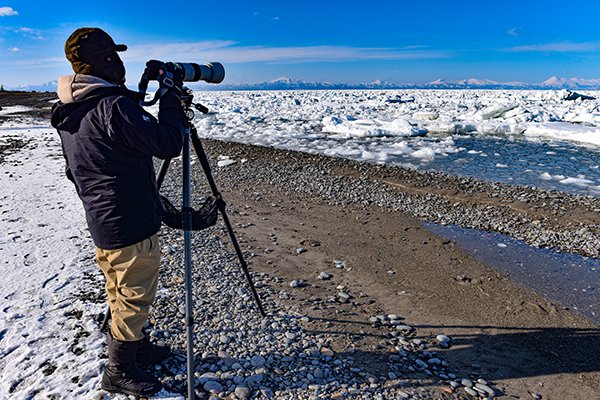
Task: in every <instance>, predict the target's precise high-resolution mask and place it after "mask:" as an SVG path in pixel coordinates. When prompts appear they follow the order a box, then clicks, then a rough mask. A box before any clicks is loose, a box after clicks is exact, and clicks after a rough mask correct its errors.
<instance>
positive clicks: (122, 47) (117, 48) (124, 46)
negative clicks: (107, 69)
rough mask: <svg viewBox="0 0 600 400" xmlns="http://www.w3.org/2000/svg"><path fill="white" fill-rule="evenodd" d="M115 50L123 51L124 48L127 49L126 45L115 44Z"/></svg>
mask: <svg viewBox="0 0 600 400" xmlns="http://www.w3.org/2000/svg"><path fill="white" fill-rule="evenodd" d="M115 50H116V51H125V50H127V46H126V45H124V44H115Z"/></svg>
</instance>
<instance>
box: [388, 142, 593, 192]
mask: <svg viewBox="0 0 600 400" xmlns="http://www.w3.org/2000/svg"><path fill="white" fill-rule="evenodd" d="M453 141H454V143H455V145H456V146H457V147H458V148H461V149H465V150H463V151H460V152H455V153H449V154H447V155H444V156H441V157H435V158H434V159H432V160H430V161H426V162H423V163H420V164H418V166H417V168H419V169H426V170H427V169H429V170H434V171H440V172H445V173H448V174H451V175H457V176H470V177H473V178H478V179H483V180H486V181H493V182H503V183H509V184H516V185H523V186H530V187H538V188H542V189H554V190H558V191H562V192H568V193H574V194H583V195H592V196H596V197H599V196H600V148H598V147H596V146H583V145H578V144H574V143H570V142H560V141H556V140H551V139H537V140H531V139H527V138H523V137H519V136H516V135H515V136H455V137H454V138H453ZM393 161H394V162H395V163H399V164H401V163H408V162H410V160H408V159H407V157H406V156H404V157H398V158H397V159H395V160H393Z"/></svg>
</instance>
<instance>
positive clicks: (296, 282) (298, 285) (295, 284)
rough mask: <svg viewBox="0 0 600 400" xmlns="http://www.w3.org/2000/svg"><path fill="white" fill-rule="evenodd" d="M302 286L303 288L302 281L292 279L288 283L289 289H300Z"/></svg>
mask: <svg viewBox="0 0 600 400" xmlns="http://www.w3.org/2000/svg"><path fill="white" fill-rule="evenodd" d="M304 286H305V283H304V281H303V280H302V279H294V280H293V281H291V282H290V287H292V288H301V287H304Z"/></svg>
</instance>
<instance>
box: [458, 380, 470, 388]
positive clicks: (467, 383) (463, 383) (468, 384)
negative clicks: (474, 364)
mask: <svg viewBox="0 0 600 400" xmlns="http://www.w3.org/2000/svg"><path fill="white" fill-rule="evenodd" d="M460 384H461V385H463V386H464V387H469V388H470V387H473V381H472V380H470V379H466V378H465V379H462V380H461V381H460Z"/></svg>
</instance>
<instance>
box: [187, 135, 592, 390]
mask: <svg viewBox="0 0 600 400" xmlns="http://www.w3.org/2000/svg"><path fill="white" fill-rule="evenodd" d="M203 142H204V144H205V148H206V152H207V154H209V158H213V160H211V165H213V166H214V167H213V174H214V176H215V178H216V180H217V184H218V186H219V188H221V190H222V193H223V196H224V198H225V200H226V201H228V202H229V204H230V206H229V207H230V209H233V213H232V214H233V215H232V220H233V222H234V224H235V229H236V231H237V232H238V234H239V235H240V238H241V241H242V242H243V243H244V246H245V248H244V249H245V251H247V254H248V255H249V256H250V260H251V264H250V265H251V269H252V270H254V271H258V272H259V273H267V274H270V275H271V274H272V275H275V276H277V277H278V278H280V281H279V284H277V285H276V286H275V292H279V293H280V299H282V300H283V301H284V303H285V304H287V305H288V306H289V307H291V308H292V309H294V308H295V309H297V310H298V312H299V313H303V314H306V315H309V316H310V317H311V322H310V323H309V324H308V327H309V328H311V329H313V330H315V331H333V332H337V333H338V334H339V336H340V337H345V338H346V339H345V341H344V343H345V345H354V343H353V341H352V340H350V341H348V335H350V336H351V335H352V334H356V333H358V334H361V332H363V331H365V328H364V326H362V324H363V323H364V322H365V321H369V318H371V317H373V316H374V315H381V314H383V315H387V314H398V315H401V316H402V317H403V318H404V319H403V323H406V324H407V325H410V326H412V327H414V328H417V332H418V334H419V335H423V334H424V335H425V337H428V338H431V335H433V336H435V335H437V334H440V333H442V334H446V335H448V336H450V337H452V338H453V340H456V342H458V343H461V346H460V350H457V349H455V348H453V349H454V350H453V349H451V350H450V351H447V352H445V351H443V350H442V351H441V352H440V353H439V354H440V355H441V356H442V357H445V359H448V360H449V361H450V360H451V361H452V362H451V365H453V366H455V367H456V366H457V365H459V366H460V369H459V371H458V374H459V375H461V374H463V375H468V374H472V375H478V376H482V377H485V378H486V379H489V380H491V381H493V382H495V383H496V384H497V385H498V386H495V387H499V388H500V390H502V391H503V392H504V393H506V394H507V395H516V396H529V395H530V393H542V394H544V398H547V397H546V396H549V397H548V398H579V399H588V398H593V397H590V396H592V394H594V393H596V391H597V390H598V389H599V388H600V374H599V373H598V371H600V364H598V363H597V362H596V361H593V360H589V359H588V354H591V353H593V351H594V350H592V349H596V350H600V340H599V339H598V329H597V328H598V326H597V324H595V323H593V322H591V321H589V320H587V319H586V318H584V317H582V316H580V315H579V314H577V313H574V312H572V311H569V310H567V309H565V308H564V307H562V306H560V305H557V304H555V303H553V302H550V301H548V300H546V299H544V298H543V297H542V296H540V295H538V294H536V293H534V292H533V291H532V290H531V289H528V288H526V287H524V286H522V285H521V284H518V283H516V282H514V281H512V280H510V279H509V278H508V277H507V276H506V275H505V274H503V273H499V272H497V271H495V270H493V269H491V268H490V267H488V266H487V265H485V264H483V263H481V262H479V261H477V260H476V259H474V258H473V257H472V256H470V255H469V254H468V253H467V252H466V251H465V250H463V249H462V248H460V246H458V245H457V244H456V243H455V242H453V241H450V240H446V239H443V238H440V237H439V236H437V235H434V234H432V233H430V232H428V231H427V230H426V229H424V228H423V227H422V222H421V218H419V215H410V214H409V213H407V212H406V211H404V210H401V209H392V210H388V209H386V208H385V206H383V205H382V204H381V203H378V202H376V201H370V202H365V199H364V198H363V197H361V196H360V195H359V194H361V195H364V194H365V193H366V192H365V191H364V190H363V189H362V188H361V187H362V186H363V185H366V186H367V187H371V185H372V177H373V176H374V175H376V174H379V175H378V176H379V177H381V176H384V177H386V179H385V180H386V181H391V182H393V183H395V185H394V190H398V189H397V188H398V183H399V182H401V185H402V189H403V190H406V192H404V191H401V192H399V193H396V194H397V195H398V196H399V198H400V199H401V200H402V201H404V202H405V203H404V204H414V202H411V197H417V198H419V197H420V196H424V197H425V198H426V199H428V200H430V203H432V202H435V201H440V200H439V198H440V197H442V198H443V197H444V196H447V195H449V196H454V197H460V198H461V200H462V202H464V203H465V204H468V205H469V206H470V207H471V208H472V209H474V210H478V209H479V207H481V204H484V206H483V207H493V208H492V209H493V210H502V212H500V213H499V215H500V216H505V215H508V216H510V215H511V210H513V209H514V208H516V205H515V202H512V201H511V202H507V201H506V199H507V198H510V195H511V194H512V193H513V192H514V191H515V189H514V188H511V187H509V186H508V185H497V184H494V183H486V182H477V181H476V180H473V179H464V180H463V179H462V178H455V177H450V178H449V179H448V180H447V181H449V182H448V184H447V185H444V184H443V182H445V181H446V177H444V176H443V174H439V173H433V174H431V173H421V172H415V171H410V170H408V171H404V170H402V171H395V173H394V172H390V171H389V169H388V168H385V167H381V166H374V165H368V164H367V165H364V164H359V163H355V162H352V161H348V160H340V159H328V158H327V157H323V156H316V155H309V154H304V153H294V152H290V151H284V150H275V149H270V148H261V147H256V146H250V145H242V144H238V143H230V142H218V141H210V140H206V139H204V140H203ZM223 155H224V156H229V157H231V159H233V160H237V162H236V163H235V164H232V165H230V166H227V167H223V168H220V167H216V160H214V159H216V158H217V156H223ZM242 159H246V160H247V161H246V162H244V163H241V160H242ZM193 171H194V175H193V179H194V180H195V181H196V182H197V183H198V184H199V185H200V183H201V182H202V180H203V178H204V175H203V173H202V171H198V170H197V169H193ZM402 175H409V179H407V178H406V176H402ZM432 175H433V178H432ZM410 178H412V179H410ZM401 179H404V180H401ZM432 179H433V182H432ZM447 181H446V182H447ZM331 182H334V183H335V184H333V183H332V184H329V183H331ZM456 182H460V183H461V185H455V183H456ZM426 183H429V184H426ZM376 184H378V183H376ZM378 187H379V188H380V187H381V186H378ZM489 187H494V188H495V191H494V192H492V193H493V195H496V196H498V197H499V199H498V197H496V196H493V195H490V194H487V195H485V192H486V190H487V189H488V188H489ZM516 190H518V191H524V190H525V189H523V188H517V189H516ZM423 191H427V192H428V193H427V194H421V192H423ZM429 191H431V192H429ZM469 191H470V192H469ZM525 191H526V192H528V193H525V194H526V195H528V196H530V198H532V199H533V201H532V203H533V204H528V203H524V202H521V203H519V204H518V205H519V206H521V207H523V208H518V210H519V211H521V212H523V211H522V210H523V209H525V210H526V212H527V211H529V208H528V207H527V206H529V207H530V208H531V211H530V212H532V213H535V214H534V215H540V214H543V213H544V212H546V211H547V208H544V207H541V206H540V204H539V202H540V201H542V200H543V199H542V198H543V197H544V196H551V199H552V202H551V203H550V205H553V204H556V203H559V204H561V205H562V206H563V207H564V208H565V209H566V210H569V207H574V208H576V207H579V206H581V205H582V204H583V205H585V204H586V202H587V201H588V200H591V201H592V205H593V204H595V203H596V200H595V199H587V198H584V199H581V198H580V197H578V196H572V195H566V194H565V196H562V194H557V193H549V194H548V193H547V192H545V191H536V190H525ZM343 192H347V193H346V194H345V195H344V194H343ZM201 193H203V194H204V195H206V194H207V192H206V191H203V192H201ZM351 193H354V194H356V197H355V198H352V197H351V196H350V197H349V196H348V195H350V194H351ZM415 193H416V194H415ZM323 194H325V195H323ZM196 195H200V194H198V193H197V192H196ZM332 195H333V196H335V197H334V199H332V197H333V196H332ZM540 197H541V198H540ZM490 199H498V201H497V202H496V203H497V204H493V205H490V204H489V202H490ZM580 201H583V202H582V203H580ZM462 202H461V203H462ZM446 203H448V201H447V200H446ZM450 206H451V205H450ZM454 208H457V207H454ZM484 209H485V208H484ZM425 210H426V211H428V212H431V213H433V212H435V211H433V209H432V208H426V209H425ZM570 210H571V212H572V211H573V209H572V208H571V209H570ZM559 211H561V212H556V213H551V214H550V217H549V218H548V223H546V224H544V226H554V229H557V228H560V227H564V226H569V223H570V222H571V221H572V218H574V216H573V215H572V214H568V213H567V212H565V211H563V210H559ZM579 211H581V212H586V211H587V210H585V209H584V210H579ZM491 223H493V221H491ZM590 225H591V224H590ZM272 235H274V236H272ZM273 237H276V238H277V241H276V242H273ZM222 239H223V240H224V241H225V242H227V241H228V238H227V237H226V236H223V237H222ZM299 248H304V249H306V250H307V251H306V253H302V254H298V253H297V249H299ZM339 259H342V260H344V261H345V263H346V267H345V268H343V269H341V270H338V269H337V268H335V265H334V263H333V260H339ZM321 272H325V273H327V274H330V275H331V276H332V278H331V279H330V280H326V281H322V280H320V279H319V278H318V275H319V274H320V273H321ZM298 279H302V280H303V281H304V282H306V283H307V286H306V287H305V288H302V289H293V288H290V287H289V284H290V282H291V281H292V280H298ZM339 287H343V288H344V289H342V291H345V290H347V291H349V292H350V293H351V300H350V302H349V303H340V302H339V299H337V298H336V297H337V296H338V295H339V292H340V289H338V288H339ZM281 293H284V294H283V295H281ZM282 296H283V298H282ZM331 301H333V302H331ZM343 321H345V322H343ZM355 324H356V325H355ZM426 332H429V334H427V333H426ZM380 344H381V343H379V344H374V343H373V342H372V341H369V340H365V343H363V344H361V346H375V347H377V346H378V345H380ZM567 344H568V345H567ZM342 347H343V346H342ZM549 348H551V349H552V350H549ZM340 349H341V348H340ZM590 352H591V353H590ZM474 367H475V368H474ZM540 382H543V385H544V386H543V387H540V386H539V384H540ZM574 385H575V386H578V387H579V389H578V390H575V391H574V389H573V386H574ZM432 386H433V387H436V385H432ZM437 390H440V388H439V387H437ZM522 398H523V397H522Z"/></svg>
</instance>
